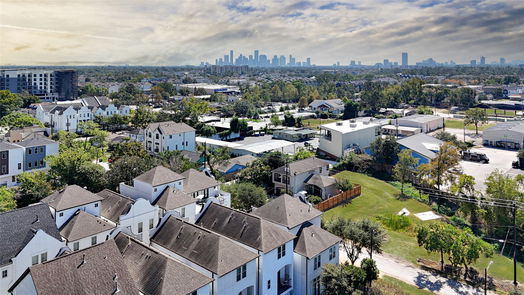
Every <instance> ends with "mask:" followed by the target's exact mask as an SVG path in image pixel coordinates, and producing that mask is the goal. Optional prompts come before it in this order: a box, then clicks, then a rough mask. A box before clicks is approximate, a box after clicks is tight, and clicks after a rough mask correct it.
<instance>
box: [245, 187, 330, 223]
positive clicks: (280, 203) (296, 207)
mask: <svg viewBox="0 0 524 295" xmlns="http://www.w3.org/2000/svg"><path fill="white" fill-rule="evenodd" d="M252 214H253V215H256V216H259V217H262V218H264V219H266V220H269V221H271V222H274V223H276V224H280V225H283V226H285V227H287V228H289V229H291V228H294V227H296V226H297V225H300V224H302V223H304V222H307V221H309V220H311V219H313V218H315V217H318V216H320V215H322V212H321V211H319V210H317V209H315V208H313V207H312V206H309V205H307V204H304V203H303V202H302V201H300V200H299V199H298V198H295V197H292V196H290V195H288V194H283V195H281V196H280V197H278V198H276V199H274V200H272V201H271V202H269V203H267V204H265V205H264V206H262V207H260V208H257V209H255V210H253V212H252Z"/></svg>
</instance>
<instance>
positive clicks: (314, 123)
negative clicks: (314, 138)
mask: <svg viewBox="0 0 524 295" xmlns="http://www.w3.org/2000/svg"><path fill="white" fill-rule="evenodd" d="M336 121H339V120H337V119H306V120H302V125H304V127H309V128H317V127H318V126H320V125H323V124H328V123H333V122H336Z"/></svg>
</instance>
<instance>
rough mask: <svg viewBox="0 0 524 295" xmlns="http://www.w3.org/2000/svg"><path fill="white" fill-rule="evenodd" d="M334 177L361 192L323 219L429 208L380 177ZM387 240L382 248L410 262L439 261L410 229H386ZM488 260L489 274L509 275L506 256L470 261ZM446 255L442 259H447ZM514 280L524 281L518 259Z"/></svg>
mask: <svg viewBox="0 0 524 295" xmlns="http://www.w3.org/2000/svg"><path fill="white" fill-rule="evenodd" d="M337 177H347V178H349V179H350V180H351V182H353V183H358V184H360V185H361V186H362V195H361V196H359V197H357V198H356V199H354V200H352V202H351V203H349V204H347V205H343V206H339V207H336V208H333V209H331V210H329V211H327V212H325V213H324V216H323V218H324V220H329V219H331V218H333V217H336V216H343V217H347V218H363V217H370V218H376V217H379V216H381V215H384V214H397V213H398V212H399V211H400V210H402V208H407V209H408V210H409V211H410V212H411V214H414V213H419V212H424V211H429V210H431V208H430V207H429V206H427V205H426V204H423V203H420V202H418V201H416V200H412V199H409V200H399V199H397V198H396V196H397V195H398V194H399V190H398V189H397V188H395V187H394V186H392V185H390V184H389V183H387V182H384V181H382V180H379V179H376V178H373V177H370V176H367V175H364V174H360V173H355V172H349V171H344V172H341V173H339V174H337ZM410 219H411V220H412V221H413V223H414V224H421V223H424V221H421V220H419V219H418V218H416V217H414V216H410ZM388 235H389V238H388V241H387V242H386V243H385V245H384V249H383V250H384V252H386V253H389V254H392V255H395V256H398V257H401V258H403V259H406V260H408V261H410V262H412V263H415V264H416V263H417V258H426V259H432V260H434V261H439V260H440V257H439V255H437V254H436V253H431V254H428V252H427V251H426V250H424V248H422V247H419V246H418V244H417V238H416V236H415V234H414V232H413V231H409V230H408V231H401V232H396V231H391V230H388ZM490 260H493V264H492V265H491V267H490V269H489V274H490V275H492V276H494V277H495V278H498V279H506V280H512V279H513V262H512V261H511V260H510V259H508V258H507V257H504V256H501V255H495V256H493V257H491V258H484V257H483V258H481V259H479V260H478V261H477V263H476V264H475V265H473V266H474V267H475V268H476V269H477V270H482V269H484V268H485V267H486V266H487V264H488V263H489V261H490ZM447 262H448V261H447V258H446V263H447ZM517 275H518V277H517V278H518V280H519V281H520V282H524V266H523V264H522V263H519V265H518V269H517Z"/></svg>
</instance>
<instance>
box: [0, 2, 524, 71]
mask: <svg viewBox="0 0 524 295" xmlns="http://www.w3.org/2000/svg"><path fill="white" fill-rule="evenodd" d="M522 15H524V1H522V0H504V1H499V0H366V1H277V0H272V1H271V0H265V1H264V0H246V1H244V0H227V1H201V0H196V1H191V0H177V1H172V0H151V1H139V0H115V1H101V0H95V1H84V0H70V1H67V2H64V1H60V0H25V1H19V0H0V40H1V43H2V45H1V47H0V64H3V65H7V64H11V65H17V64H23V65H28V64H35V65H52V64H56V65H76V64H79V65H84V64H87V65H97V64H101V65H105V64H117V65H118V64H131V65H135V64H140V65H186V64H194V65H197V64H199V63H200V62H201V61H208V62H211V63H213V62H214V60H215V58H216V57H217V56H221V55H223V54H225V53H226V52H229V50H230V49H234V50H235V55H237V53H244V54H252V52H253V50H254V49H258V50H260V51H261V52H262V51H263V52H265V53H268V54H270V55H271V56H272V55H274V54H275V55H282V54H284V55H285V54H289V53H292V54H293V55H294V56H297V58H298V59H305V58H306V57H311V58H312V60H313V61H314V63H315V64H319V65H330V64H333V63H335V62H337V61H340V62H341V63H342V64H348V63H349V61H350V60H361V61H362V62H363V63H365V64H374V63H376V62H381V61H382V60H383V59H385V58H387V59H390V60H392V61H398V62H400V60H401V52H404V51H407V52H409V55H410V58H409V59H410V64H414V63H415V61H420V60H423V59H426V58H429V57H432V58H434V59H436V60H437V61H449V60H454V61H455V62H457V63H469V61H470V60H471V59H479V58H480V56H486V58H487V63H488V64H489V63H491V62H492V61H498V59H499V58H500V57H505V58H506V60H507V61H508V62H509V61H511V60H517V59H524V53H523V50H522V49H523V48H524V18H523V17H522Z"/></svg>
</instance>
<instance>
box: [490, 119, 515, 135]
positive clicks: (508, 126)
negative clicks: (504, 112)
mask: <svg viewBox="0 0 524 295" xmlns="http://www.w3.org/2000/svg"><path fill="white" fill-rule="evenodd" d="M486 131H488V132H497V131H502V132H503V131H514V132H518V133H524V122H523V121H509V122H503V123H498V124H497V125H495V126H492V127H489V128H487V129H486V130H484V132H486Z"/></svg>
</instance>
